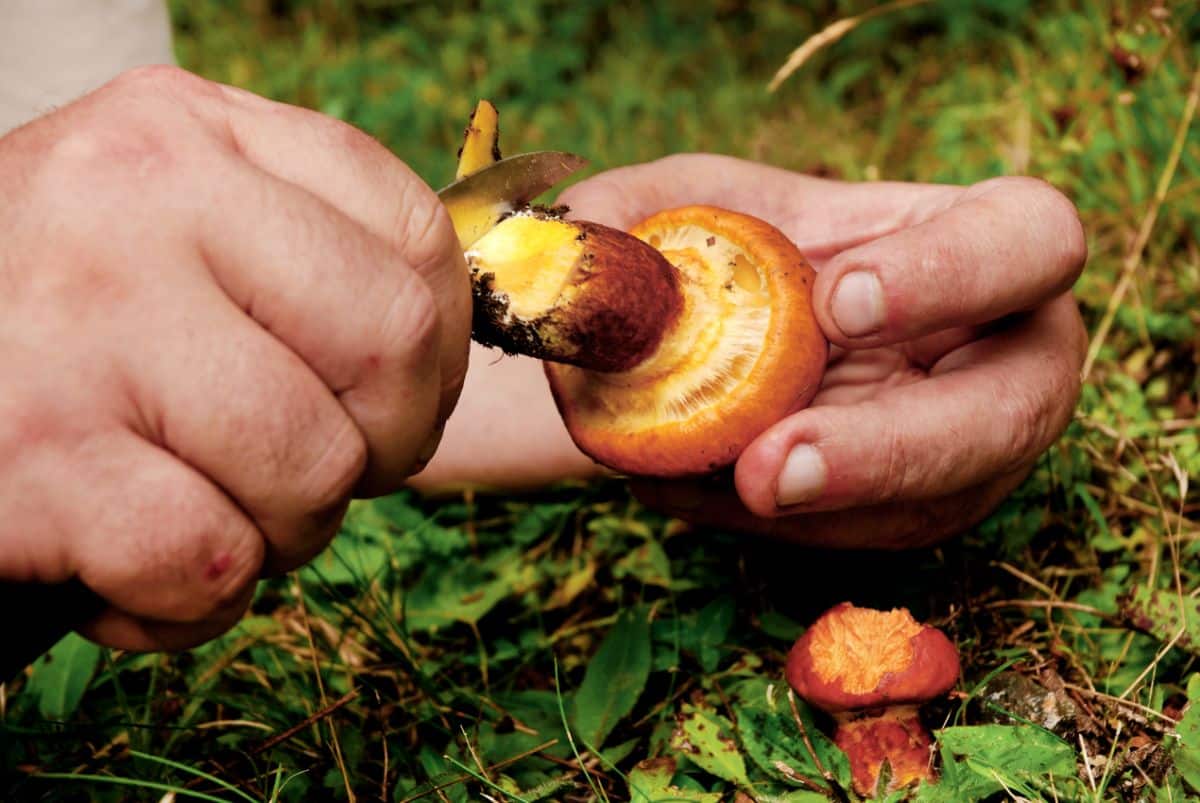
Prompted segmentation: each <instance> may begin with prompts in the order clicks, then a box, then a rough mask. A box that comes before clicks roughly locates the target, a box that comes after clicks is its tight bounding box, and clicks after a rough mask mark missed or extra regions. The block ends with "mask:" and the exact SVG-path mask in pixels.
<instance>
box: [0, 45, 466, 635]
mask: <svg viewBox="0 0 1200 803" xmlns="http://www.w3.org/2000/svg"><path fill="white" fill-rule="evenodd" d="M0 186H3V187H4V188H5V195H4V202H3V203H0V382H2V383H3V385H4V388H5V390H4V392H3V394H0V522H3V525H2V529H0V543H2V545H3V548H2V549H0V579H4V580H8V581H20V582H41V583H56V582H61V581H64V580H67V579H69V578H73V577H75V578H78V579H79V580H81V581H82V582H83V583H84V584H86V585H87V586H88V587H90V588H91V589H92V590H93V591H95V592H96V593H97V594H99V595H100V596H101V597H103V598H104V599H105V600H107V602H108V603H109V605H110V607H109V608H108V610H106V611H105V612H104V613H103V614H102V615H101V616H100V617H99V618H98V619H96V620H95V621H93V622H91V623H90V624H89V625H88V626H87V627H86V629H84V631H83V632H84V634H85V635H87V636H88V637H90V638H92V639H94V640H96V641H98V642H101V643H104V644H108V645H112V646H115V647H123V648H128V649H176V648H182V647H185V646H189V645H193V644H196V643H198V642H200V641H203V640H205V639H208V638H211V637H213V636H215V635H217V634H218V633H220V632H222V631H224V630H225V629H227V628H228V627H229V626H231V625H232V624H233V623H234V622H235V621H236V620H237V619H238V618H239V617H240V615H241V614H242V612H243V610H244V609H245V607H246V605H247V604H248V601H249V600H250V597H251V595H252V592H253V588H254V585H255V581H256V580H257V579H258V578H259V576H260V575H261V574H263V573H277V572H282V571H286V570H288V569H291V568H293V567H295V566H297V565H299V564H301V563H302V562H304V561H306V560H308V559H309V558H311V557H312V556H313V555H315V554H316V553H317V552H318V551H320V550H321V549H322V548H323V547H324V546H325V544H326V543H327V542H328V541H329V539H330V538H331V537H332V535H333V534H334V533H335V532H336V530H337V527H338V524H339V522H340V519H341V517H342V514H343V512H344V510H345V507H346V504H347V501H348V499H349V497H350V496H351V494H352V493H353V492H357V493H362V494H375V493H382V492H387V491H391V490H394V489H396V488H397V487H399V486H400V485H402V483H403V481H404V479H405V478H406V477H407V476H408V475H409V474H411V473H413V472H414V471H415V470H418V469H419V468H420V465H421V463H422V462H423V461H425V460H428V458H429V456H430V455H431V454H432V452H433V449H434V448H435V447H436V445H437V439H438V433H439V429H438V427H439V425H440V423H441V422H442V421H444V420H445V418H446V417H447V416H448V415H449V413H450V410H451V408H452V407H453V405H454V402H455V399H456V397H457V395H458V393H459V389H460V387H461V383H462V378H463V375H464V373H465V370H466V361H467V346H468V334H469V329H470V292H469V288H468V280H467V273H466V266H465V264H464V261H463V257H462V253H461V251H460V249H459V247H458V242H457V239H456V237H455V235H454V232H453V229H452V227H451V225H450V221H449V217H448V215H447V214H446V212H445V210H444V208H443V207H442V206H441V204H440V203H439V202H438V200H437V197H436V196H435V195H434V193H433V192H431V191H430V190H429V189H428V188H427V187H426V186H425V185H424V184H423V183H422V182H421V181H420V180H419V179H418V178H417V176H416V175H415V174H414V173H413V172H412V171H411V170H409V169H408V168H407V167H406V166H405V165H403V164H402V163H401V162H399V161H398V160H396V159H395V158H394V157H393V156H392V155H391V154H389V153H388V151H387V150H385V149H384V148H383V147H382V146H380V145H379V144H378V143H377V142H375V141H374V140H373V139H371V138H370V137H368V136H367V135H365V134H363V133H361V132H359V131H356V130H355V129H353V128H351V127H350V126H347V125H344V124H342V123H340V122H337V121H335V120H332V119H329V118H327V117H324V116H322V115H319V114H316V113H313V112H309V111H305V110H302V109H298V108H292V107H288V106H284V105H281V104H276V103H272V102H269V101H267V100H264V99H262V98H259V97H256V96H253V95H251V94H249V93H246V92H243V91H239V90H236V89H232V88H229V87H225V86H220V85H217V84H213V83H209V82H207V81H204V80H202V79H200V78H197V77H195V76H192V75H189V74H187V73H185V72H182V71H180V70H176V69H173V68H161V67H159V68H148V69H141V70H137V71H134V72H131V73H127V74H126V75H124V76H122V77H120V78H118V79H117V80H116V81H114V82H112V83H111V84H109V85H107V86H106V87H104V88H102V89H100V90H98V91H96V92H95V93H93V94H91V95H89V96H87V97H85V98H83V99H82V100H80V101H79V102H77V103H75V104H72V105H70V106H68V107H65V108H63V109H62V110H60V111H58V112H57V113H55V114H52V115H50V116H48V117H45V118H42V119H40V120H37V121H35V122H33V123H31V124H29V125H28V126H26V127H24V128H21V129H18V130H17V131H15V132H13V133H12V134H10V135H9V136H7V137H5V138H3V139H0Z"/></svg>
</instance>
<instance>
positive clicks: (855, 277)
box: [832, 271, 885, 337]
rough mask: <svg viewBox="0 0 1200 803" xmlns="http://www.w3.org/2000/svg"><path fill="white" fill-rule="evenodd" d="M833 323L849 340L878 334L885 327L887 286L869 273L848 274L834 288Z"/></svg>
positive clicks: (856, 272)
mask: <svg viewBox="0 0 1200 803" xmlns="http://www.w3.org/2000/svg"><path fill="white" fill-rule="evenodd" d="M832 307H833V322H834V323H836V324H837V327H838V329H841V330H842V334H844V335H846V336H847V337H862V336H864V335H870V334H874V333H875V332H878V331H879V330H880V329H882V328H883V324H884V315H885V311H884V309H883V286H882V285H881V284H879V277H878V276H876V275H875V274H874V273H868V272H867V271H855V272H854V273H847V274H846V275H845V276H843V277H842V278H841V280H840V281H839V282H838V283H837V287H835V288H834V289H833V304H832Z"/></svg>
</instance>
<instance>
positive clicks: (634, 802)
mask: <svg viewBox="0 0 1200 803" xmlns="http://www.w3.org/2000/svg"><path fill="white" fill-rule="evenodd" d="M675 767H676V765H675V759H673V758H671V757H670V756H665V757H663V758H653V759H647V760H646V761H643V762H642V763H640V764H638V765H637V766H636V767H634V768H633V769H632V770H630V771H629V777H628V779H627V781H628V783H629V799H630V801H631V803H676V802H677V801H678V803H686V801H697V803H720V800H721V793H720V792H694V791H691V790H685V789H681V788H679V787H678V786H673V785H672V784H671V780H672V779H673V778H674V777H675Z"/></svg>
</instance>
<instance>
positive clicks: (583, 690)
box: [571, 607, 650, 749]
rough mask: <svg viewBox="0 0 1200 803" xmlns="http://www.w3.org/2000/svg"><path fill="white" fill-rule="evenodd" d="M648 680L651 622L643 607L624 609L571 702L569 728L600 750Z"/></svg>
mask: <svg viewBox="0 0 1200 803" xmlns="http://www.w3.org/2000/svg"><path fill="white" fill-rule="evenodd" d="M649 677H650V622H649V619H648V618H647V611H646V610H645V609H644V608H641V607H637V608H627V609H626V610H625V611H623V612H622V613H621V615H620V617H618V618H617V622H616V624H615V625H613V628H612V630H610V631H609V632H608V635H607V636H605V637H604V641H603V642H601V644H600V648H599V649H598V650H596V654H595V655H594V656H593V657H592V660H591V663H589V664H588V668H587V672H586V673H584V676H583V683H582V684H581V685H580V686H579V689H578V690H577V691H576V692H575V696H574V700H573V703H572V716H571V722H572V728H573V729H574V731H575V733H576V734H577V736H578V737H579V738H582V739H583V741H584V742H585V743H586V744H588V745H589V746H590V747H593V748H596V749H599V748H600V747H602V746H603V745H604V740H605V739H606V738H608V734H610V733H612V729H613V728H614V727H616V725H617V723H618V722H620V721H621V720H622V719H624V718H625V717H626V716H627V715H628V714H629V712H630V711H632V710H633V707H634V705H636V704H637V701H638V697H640V696H641V694H642V690H643V689H644V688H645V687H646V680H647V679H648V678H649Z"/></svg>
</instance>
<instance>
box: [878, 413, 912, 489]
mask: <svg viewBox="0 0 1200 803" xmlns="http://www.w3.org/2000/svg"><path fill="white" fill-rule="evenodd" d="M886 420H887V423H886V424H885V425H884V427H885V428H884V432H883V433H882V434H883V437H881V438H880V443H882V444H883V459H882V460H880V461H878V463H877V465H881V466H882V468H880V469H879V470H878V472H877V473H876V474H875V476H874V477H873V479H872V481H871V483H870V485H869V487H870V498H871V501H872V502H891V501H893V500H895V499H898V498H900V496H901V495H902V494H903V493H904V490H905V488H907V487H908V484H909V479H910V477H909V469H910V466H909V462H910V461H909V455H908V454H907V452H908V449H907V447H906V441H905V438H904V436H903V433H902V432H901V428H900V426H899V425H898V424H897V423H896V422H895V421H894V420H893V419H891V418H888V419H886Z"/></svg>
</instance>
